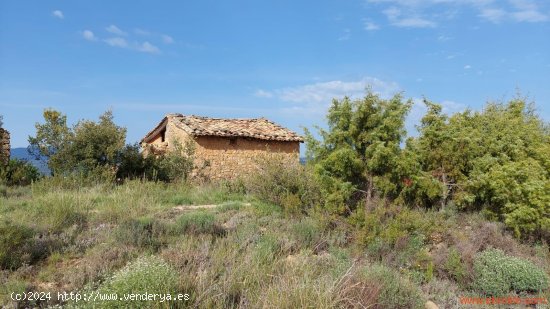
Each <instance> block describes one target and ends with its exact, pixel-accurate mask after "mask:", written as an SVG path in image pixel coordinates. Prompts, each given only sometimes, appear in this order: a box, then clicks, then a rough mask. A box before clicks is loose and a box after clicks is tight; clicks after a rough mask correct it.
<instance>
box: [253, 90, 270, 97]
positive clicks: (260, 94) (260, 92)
mask: <svg viewBox="0 0 550 309" xmlns="http://www.w3.org/2000/svg"><path fill="white" fill-rule="evenodd" d="M254 96H256V97H258V98H272V97H273V93H272V92H269V91H265V90H263V89H258V90H256V92H254Z"/></svg>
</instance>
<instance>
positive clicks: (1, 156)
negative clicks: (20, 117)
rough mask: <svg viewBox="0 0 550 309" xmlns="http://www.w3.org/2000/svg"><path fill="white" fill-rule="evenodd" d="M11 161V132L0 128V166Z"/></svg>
mask: <svg viewBox="0 0 550 309" xmlns="http://www.w3.org/2000/svg"><path fill="white" fill-rule="evenodd" d="M9 160H10V132H8V131H6V130H4V129H2V128H0V164H4V165H5V164H7V163H8V161H9Z"/></svg>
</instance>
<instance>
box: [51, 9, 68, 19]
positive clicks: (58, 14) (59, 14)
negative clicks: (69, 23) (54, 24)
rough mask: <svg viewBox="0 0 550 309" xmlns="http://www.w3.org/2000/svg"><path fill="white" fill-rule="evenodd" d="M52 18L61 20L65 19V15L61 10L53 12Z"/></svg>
mask: <svg viewBox="0 0 550 309" xmlns="http://www.w3.org/2000/svg"><path fill="white" fill-rule="evenodd" d="M52 16H53V17H56V18H59V19H63V18H65V15H63V12H61V11H60V10H55V11H53V12H52Z"/></svg>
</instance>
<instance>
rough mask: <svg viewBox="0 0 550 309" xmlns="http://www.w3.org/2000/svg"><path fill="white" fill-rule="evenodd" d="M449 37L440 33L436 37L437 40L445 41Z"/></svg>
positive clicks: (449, 38)
mask: <svg viewBox="0 0 550 309" xmlns="http://www.w3.org/2000/svg"><path fill="white" fill-rule="evenodd" d="M451 39H452V38H451V37H450V36H446V35H440V36H438V37H437V40H438V41H440V42H447V41H449V40H451Z"/></svg>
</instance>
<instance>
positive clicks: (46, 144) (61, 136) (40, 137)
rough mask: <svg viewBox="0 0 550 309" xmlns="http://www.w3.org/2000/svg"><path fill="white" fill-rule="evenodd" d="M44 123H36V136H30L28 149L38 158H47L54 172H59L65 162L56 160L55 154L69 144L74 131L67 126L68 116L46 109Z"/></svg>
mask: <svg viewBox="0 0 550 309" xmlns="http://www.w3.org/2000/svg"><path fill="white" fill-rule="evenodd" d="M43 117H44V123H43V124H41V123H36V124H35V127H36V136H29V138H28V141H29V148H28V151H29V153H30V154H32V155H33V156H34V157H35V158H36V159H37V160H40V159H43V158H45V159H46V160H47V161H48V167H49V168H50V170H51V171H52V173H55V172H57V170H59V169H60V168H61V166H60V165H63V164H64V162H62V161H61V162H60V160H56V157H55V155H56V154H57V153H58V152H59V151H60V150H62V149H63V148H64V147H66V146H67V144H68V140H69V139H70V138H71V137H72V131H71V130H70V129H69V127H68V126H67V116H65V115H63V114H62V113H60V112H58V111H56V110H53V109H46V110H44V113H43Z"/></svg>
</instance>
